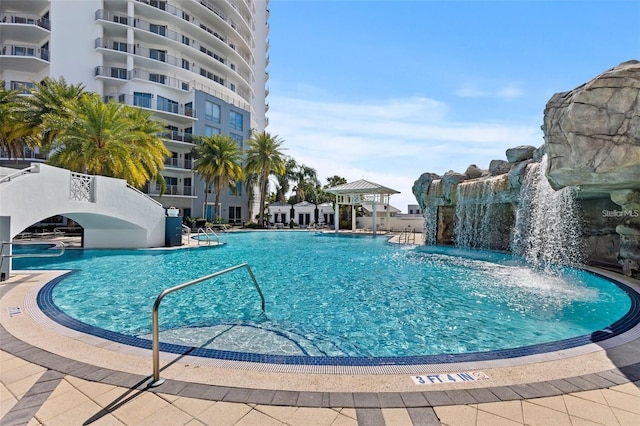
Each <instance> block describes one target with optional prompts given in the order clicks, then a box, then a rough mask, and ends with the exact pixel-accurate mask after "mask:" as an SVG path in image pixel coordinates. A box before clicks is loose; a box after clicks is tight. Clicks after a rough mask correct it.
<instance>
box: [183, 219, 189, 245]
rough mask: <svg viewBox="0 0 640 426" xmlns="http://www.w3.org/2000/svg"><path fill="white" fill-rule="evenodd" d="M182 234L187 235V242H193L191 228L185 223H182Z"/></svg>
mask: <svg viewBox="0 0 640 426" xmlns="http://www.w3.org/2000/svg"><path fill="white" fill-rule="evenodd" d="M182 235H186V236H187V244H191V228H190V227H188V226H187V225H185V224H184V223H183V224H182Z"/></svg>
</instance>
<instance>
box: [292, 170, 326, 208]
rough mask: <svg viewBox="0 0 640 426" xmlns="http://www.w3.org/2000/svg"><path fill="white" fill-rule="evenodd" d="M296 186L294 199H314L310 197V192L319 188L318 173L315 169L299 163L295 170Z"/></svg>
mask: <svg viewBox="0 0 640 426" xmlns="http://www.w3.org/2000/svg"><path fill="white" fill-rule="evenodd" d="M295 181H296V186H295V188H294V190H295V191H296V201H297V202H301V201H305V200H306V201H316V200H312V199H311V198H310V197H311V195H312V194H315V193H317V191H318V189H319V188H320V181H319V180H318V173H317V172H316V169H314V168H312V167H309V166H305V165H304V164H300V165H299V166H298V169H297V170H296V172H295Z"/></svg>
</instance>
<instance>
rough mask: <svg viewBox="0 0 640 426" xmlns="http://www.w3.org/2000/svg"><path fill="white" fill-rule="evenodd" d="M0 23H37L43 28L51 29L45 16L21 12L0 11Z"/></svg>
mask: <svg viewBox="0 0 640 426" xmlns="http://www.w3.org/2000/svg"><path fill="white" fill-rule="evenodd" d="M0 24H21V25H37V26H38V27H41V28H44V29H45V30H51V22H50V21H49V20H48V19H47V18H43V17H41V16H38V15H25V14H22V13H0Z"/></svg>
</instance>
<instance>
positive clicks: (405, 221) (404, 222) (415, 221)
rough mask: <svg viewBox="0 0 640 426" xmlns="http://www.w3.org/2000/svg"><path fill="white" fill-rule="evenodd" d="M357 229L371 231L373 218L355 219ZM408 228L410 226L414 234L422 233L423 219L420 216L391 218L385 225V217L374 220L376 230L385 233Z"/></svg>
mask: <svg viewBox="0 0 640 426" xmlns="http://www.w3.org/2000/svg"><path fill="white" fill-rule="evenodd" d="M356 224H357V226H356V227H357V228H358V229H363V228H367V229H372V228H373V217H371V216H363V217H359V218H357V219H356ZM408 226H412V227H413V229H415V231H416V232H422V231H423V229H424V217H422V216H413V215H411V216H410V215H407V216H391V217H390V218H389V223H387V217H386V216H378V218H377V219H376V229H378V230H385V231H402V230H404V229H406V228H407V227H408Z"/></svg>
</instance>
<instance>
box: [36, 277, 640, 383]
mask: <svg viewBox="0 0 640 426" xmlns="http://www.w3.org/2000/svg"><path fill="white" fill-rule="evenodd" d="M582 269H583V270H585V271H587V272H589V273H591V274H593V275H596V276H599V277H603V278H604V279H608V280H610V281H613V282H614V284H615V285H617V286H618V287H619V288H620V289H621V290H623V291H624V292H625V293H626V294H627V295H628V296H629V298H630V301H631V305H630V307H629V310H628V311H627V312H626V313H625V315H623V316H622V317H621V318H619V319H618V320H616V321H615V322H613V323H612V324H608V325H607V326H606V327H604V328H603V329H600V330H595V331H592V332H591V333H589V334H584V335H580V336H575V337H571V338H566V339H561V340H556V341H551V342H545V343H539V344H533V345H528V346H523V347H517V348H509V349H499V350H491V351H485V352H470V353H462V354H442V355H412V356H381V357H364V356H356V357H350V356H349V357H339V356H308V355H299V356H294V355H274V354H262V353H248V352H234V351H227V350H219V349H210V348H202V347H190V346H185V345H180V344H174V343H164V342H159V349H160V351H161V352H165V353H171V354H175V355H185V354H188V355H189V357H196V359H195V360H194V361H193V362H198V363H199V358H208V359H214V360H221V361H222V362H224V361H232V362H235V361H240V362H243V363H244V364H243V366H244V367H245V368H246V367H248V366H250V365H252V364H254V363H257V364H262V365H265V364H269V365H273V364H275V365H276V366H271V367H270V370H272V371H280V372H288V371H296V372H307V373H315V372H327V371H333V372H335V373H338V374H340V373H346V374H349V373H357V371H358V370H364V372H365V373H367V374H372V373H383V374H386V373H391V374H398V373H412V372H413V371H414V369H415V368H416V366H419V367H420V368H419V369H418V371H419V370H420V369H423V368H424V366H429V367H431V368H433V367H434V366H444V368H446V367H450V366H456V365H466V364H469V363H484V362H485V361H486V363H485V364H486V365H487V366H491V364H492V363H491V362H492V361H493V362H496V361H497V362H499V363H504V362H505V360H509V359H513V360H515V362H516V363H517V362H518V360H522V359H524V358H525V357H530V356H535V355H542V356H544V357H545V359H546V360H550V359H554V357H553V355H552V354H553V353H558V352H560V351H564V352H563V353H566V352H567V351H572V350H573V351H574V352H575V351H578V352H579V353H583V351H584V350H585V349H587V348H588V347H589V345H591V344H596V345H598V344H600V343H602V344H603V345H605V346H610V345H611V344H612V343H615V342H616V340H612V339H614V338H616V337H618V336H621V335H624V334H626V333H629V332H630V333H631V335H633V336H634V337H640V328H638V326H639V325H640V288H635V289H634V287H633V285H630V284H628V283H625V282H624V281H623V280H621V279H619V277H617V276H614V275H612V274H608V275H607V274H605V273H604V271H600V270H596V269H594V268H588V267H585V268H582ZM74 272H75V271H69V272H66V273H64V274H61V275H59V276H57V277H55V278H54V279H52V280H50V281H48V282H47V283H45V284H44V285H43V286H41V287H39V288H38V289H37V294H36V295H35V297H36V302H37V309H39V310H40V311H42V312H43V313H44V314H45V315H46V316H47V317H49V318H51V319H53V320H54V321H55V322H57V323H58V324H60V325H62V326H64V327H66V328H70V329H72V330H75V331H79V332H81V333H86V334H90V335H93V336H96V337H99V338H103V339H106V340H110V341H113V342H117V343H122V344H125V345H129V346H133V347H138V348H142V349H152V341H151V340H149V339H148V338H141V337H136V336H129V335H125V334H122V333H118V332H113V331H109V330H105V329H102V328H99V327H95V326H92V325H89V324H86V323H84V322H81V321H78V320H76V319H74V318H72V317H70V316H68V315H67V314H66V313H65V312H63V311H62V310H61V309H60V308H59V307H58V306H57V305H56V304H55V303H54V301H53V294H52V292H53V290H54V288H55V286H56V285H57V284H58V283H59V282H60V281H62V280H64V279H65V278H66V277H68V276H69V275H70V274H72V273H74ZM34 309H36V308H35V307H34ZM634 329H635V330H634ZM563 356H564V355H563ZM440 368H442V367H440ZM253 369H259V368H256V367H254V368H253Z"/></svg>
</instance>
